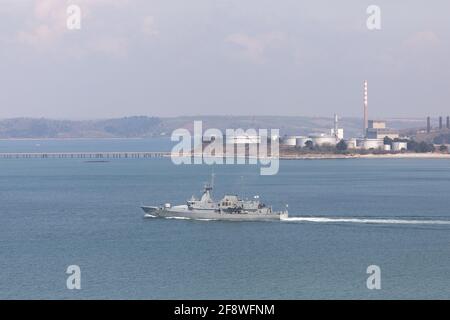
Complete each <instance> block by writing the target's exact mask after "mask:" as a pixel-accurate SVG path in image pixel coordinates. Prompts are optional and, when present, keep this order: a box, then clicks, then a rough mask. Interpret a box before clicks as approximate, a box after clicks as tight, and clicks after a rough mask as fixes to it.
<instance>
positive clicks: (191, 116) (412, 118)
mask: <svg viewBox="0 0 450 320" xmlns="http://www.w3.org/2000/svg"><path fill="white" fill-rule="evenodd" d="M440 116H442V117H443V118H444V117H446V116H447V115H436V116H431V119H433V118H436V119H438V118H439V117H440ZM140 117H145V118H157V119H176V118H191V119H195V118H196V117H198V118H205V117H207V118H267V117H271V118H273V117H276V118H310V119H321V118H322V119H333V117H334V115H330V116H319V115H314V116H308V115H273V114H272V115H271V114H266V115H225V114H224V115H208V114H203V115H202V114H198V115H179V116H150V115H128V116H116V117H92V118H58V117H47V116H43V117H34V116H16V117H0V121H5V120H19V119H29V120H56V121H102V120H115V119H125V118H140ZM338 117H339V119H361V120H362V119H363V117H362V116H361V117H358V116H341V115H339V114H338ZM427 117H428V116H427V115H424V116H423V117H419V116H414V117H402V116H394V117H370V116H369V119H370V120H412V121H419V120H420V121H424V120H426V118H427Z"/></svg>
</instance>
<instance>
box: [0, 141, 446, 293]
mask: <svg viewBox="0 0 450 320" xmlns="http://www.w3.org/2000/svg"><path fill="white" fill-rule="evenodd" d="M38 145H39V146H38ZM30 148H31V149H33V150H31V149H30ZM35 149H39V150H42V151H97V150H103V151H106V150H108V151H123V150H129V151H149V150H152V151H156V150H170V144H168V140H167V139H166V140H164V139H156V140H152V139H147V140H77V141H61V140H54V141H0V152H14V151H36V150H35ZM211 171H212V169H211V167H210V166H204V165H184V166H175V165H173V164H172V162H171V161H170V159H115V160H111V161H110V162H105V163H89V162H84V161H83V160H82V159H3V160H0V298H2V299H21V298H32V299H38V298H47V299H55V298H63V299H78V298H88V299H89V298H101V299H103V298H105V299H108V298H119V299H127V298H137V299H167V298H169V299H279V298H286V299H300V298H304V299H309V298H326V299H331V298H357V299H361V298H364V299H365V298H368V299H380V298H381V299H391V298H402V299H403V298H426V299H428V298H447V299H448V298H450V224H449V223H450V196H449V195H450V162H449V161H448V160H409V159H404V160H400V159H394V160H389V159H379V160H363V159H361V160H358V159H352V160H350V159H349V160H313V161H311V160H309V161H308V160H303V161H282V162H281V165H280V172H279V174H277V175H275V176H260V175H259V168H258V167H256V166H249V165H228V166H215V168H214V171H215V174H216V190H215V195H216V196H217V197H220V196H221V195H223V194H224V193H225V192H235V193H239V194H241V195H244V196H246V197H252V196H254V195H260V197H261V199H263V200H264V201H265V202H266V203H268V204H272V205H273V206H274V208H277V209H282V208H283V207H284V206H285V204H289V211H290V215H291V216H292V217H293V219H290V220H289V221H283V222H218V221H189V220H174V219H144V218H143V212H141V210H140V208H139V206H140V205H141V204H160V203H164V202H171V203H180V202H184V201H185V200H186V199H188V198H190V197H191V195H192V194H195V195H199V193H200V191H201V187H202V185H203V183H204V182H205V181H207V180H209V177H210V174H211ZM295 218H297V219H295ZM298 218H300V219H298ZM374 219H381V220H379V222H378V223H373V222H374V221H373V220H374ZM422 222H423V223H422ZM69 265H78V266H80V268H81V286H82V289H81V290H68V289H67V288H66V279H67V276H68V275H66V273H65V271H66V268H67V266H69ZM369 265H378V266H379V267H380V268H381V286H382V288H381V290H368V289H367V287H366V279H367V277H368V275H367V274H366V268H367V267H368V266H369Z"/></svg>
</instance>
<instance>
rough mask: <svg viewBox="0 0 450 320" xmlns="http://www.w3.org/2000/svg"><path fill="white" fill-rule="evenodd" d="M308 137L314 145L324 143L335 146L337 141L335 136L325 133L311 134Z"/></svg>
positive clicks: (323, 144)
mask: <svg viewBox="0 0 450 320" xmlns="http://www.w3.org/2000/svg"><path fill="white" fill-rule="evenodd" d="M310 138H311V141H312V143H313V145H315V146H325V145H331V146H335V145H336V143H337V141H336V137H334V136H330V135H326V134H319V135H311V136H310Z"/></svg>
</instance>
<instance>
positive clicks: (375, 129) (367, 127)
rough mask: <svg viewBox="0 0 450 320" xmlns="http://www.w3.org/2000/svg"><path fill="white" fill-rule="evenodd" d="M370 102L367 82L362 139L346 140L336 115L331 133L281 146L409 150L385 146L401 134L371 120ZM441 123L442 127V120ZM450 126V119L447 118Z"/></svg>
mask: <svg viewBox="0 0 450 320" xmlns="http://www.w3.org/2000/svg"><path fill="white" fill-rule="evenodd" d="M368 101H369V100H368V82H367V80H366V81H364V87H363V126H362V128H363V131H362V135H361V137H357V138H348V139H344V129H342V128H339V122H338V120H339V119H338V116H337V115H336V114H335V115H334V123H333V127H332V128H330V131H329V132H322V133H311V134H309V135H307V136H292V135H291V136H284V137H282V138H281V141H280V142H281V145H284V146H291V147H294V146H295V147H299V148H303V147H306V146H311V145H312V146H317V147H323V146H336V145H337V144H338V143H339V142H340V141H341V140H344V141H345V142H346V145H347V148H348V149H365V150H371V149H378V150H385V151H391V150H392V151H402V150H406V149H407V148H408V145H407V143H406V142H401V141H393V142H392V143H386V144H385V142H386V141H385V138H386V137H388V138H389V139H391V140H396V139H398V138H400V135H399V132H398V131H397V130H394V129H391V128H388V127H387V124H386V121H384V120H370V119H369V106H368ZM440 123H441V126H442V119H441V122H440ZM448 126H450V119H449V117H447V127H448ZM308 141H309V142H308Z"/></svg>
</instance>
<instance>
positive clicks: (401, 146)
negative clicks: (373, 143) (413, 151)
mask: <svg viewBox="0 0 450 320" xmlns="http://www.w3.org/2000/svg"><path fill="white" fill-rule="evenodd" d="M407 149H408V143H407V142H392V150H394V151H402V150H407Z"/></svg>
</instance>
